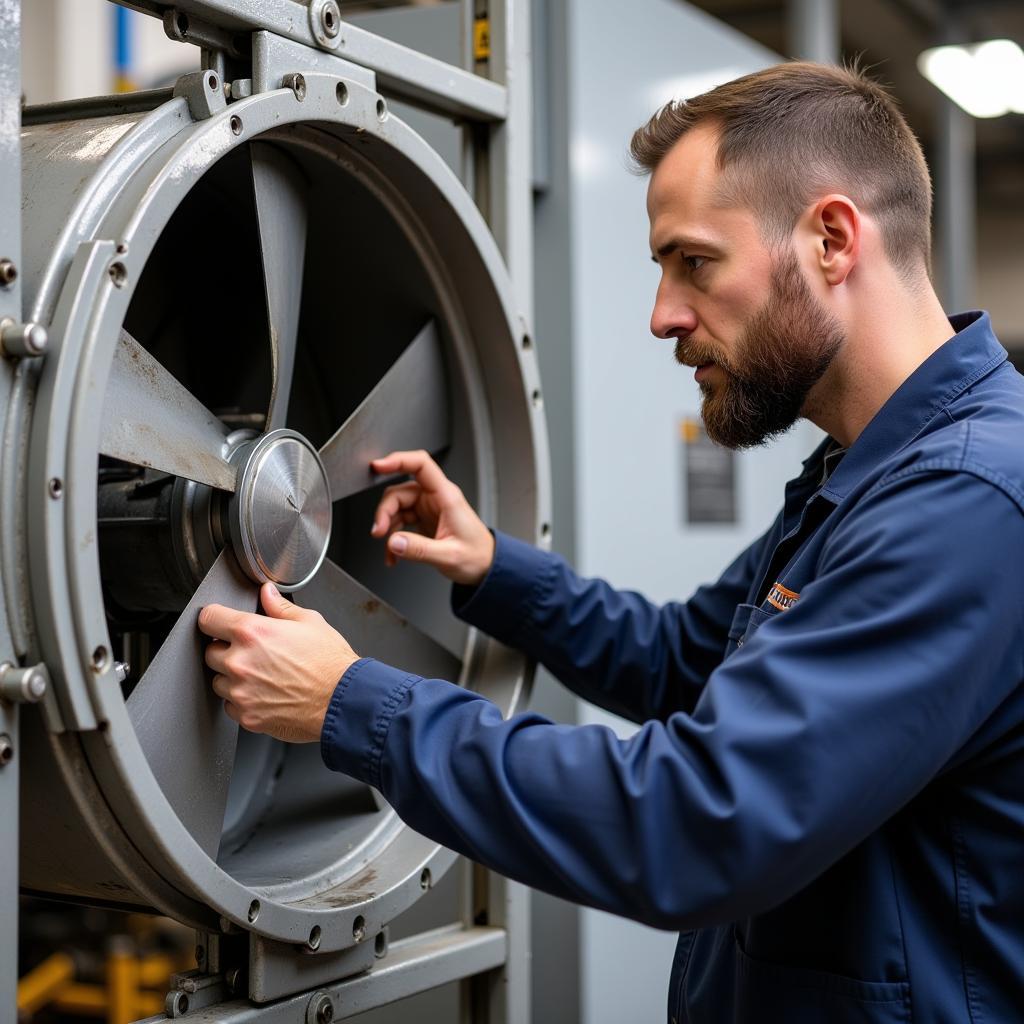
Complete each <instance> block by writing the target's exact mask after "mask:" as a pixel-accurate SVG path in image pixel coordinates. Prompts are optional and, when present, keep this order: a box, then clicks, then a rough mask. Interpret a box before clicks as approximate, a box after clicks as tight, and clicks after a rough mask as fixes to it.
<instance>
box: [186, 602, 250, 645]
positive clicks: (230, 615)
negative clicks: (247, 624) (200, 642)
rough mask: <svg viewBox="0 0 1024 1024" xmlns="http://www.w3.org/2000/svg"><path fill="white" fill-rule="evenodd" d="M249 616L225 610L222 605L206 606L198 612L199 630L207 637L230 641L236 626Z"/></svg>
mask: <svg viewBox="0 0 1024 1024" xmlns="http://www.w3.org/2000/svg"><path fill="white" fill-rule="evenodd" d="M250 614H251V613H250V612H240V611H237V610H236V609H234V608H226V607H225V606H224V605H222V604H208V605H206V607H205V608H203V609H202V610H201V611H200V612H199V623H198V625H199V629H200V630H201V631H202V632H203V633H205V634H206V635H207V636H212V637H216V638H217V639H218V640H231V639H232V638H233V636H234V633H235V631H236V629H237V628H238V626H239V625H240V624H241V623H242V622H244V621H245V619H246V618H248V617H249V616H250Z"/></svg>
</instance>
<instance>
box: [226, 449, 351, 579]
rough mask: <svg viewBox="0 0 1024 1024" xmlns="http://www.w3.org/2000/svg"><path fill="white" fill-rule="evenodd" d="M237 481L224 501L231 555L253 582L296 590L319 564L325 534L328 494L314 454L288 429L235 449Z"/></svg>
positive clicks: (328, 516)
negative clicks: (229, 497) (268, 582)
mask: <svg viewBox="0 0 1024 1024" xmlns="http://www.w3.org/2000/svg"><path fill="white" fill-rule="evenodd" d="M232 462H233V463H235V465H237V466H238V486H237V487H236V489H235V493H234V494H233V495H232V498H231V501H230V503H229V506H228V517H229V528H230V533H231V539H232V543H233V546H234V551H235V556H236V557H237V558H238V562H239V564H240V565H241V566H242V568H243V569H244V570H245V572H246V573H247V574H248V575H249V576H250V577H252V579H254V580H255V581H256V582H257V583H266V582H267V581H271V582H273V583H274V584H276V585H277V587H278V588H279V589H281V590H285V591H291V590H298V589H299V588H300V587H303V586H305V585H306V584H307V583H308V582H309V581H310V580H311V579H312V578H313V577H314V576H315V575H316V572H317V570H318V569H319V568H320V565H321V563H322V562H323V560H324V557H325V556H326V554H327V543H328V541H329V540H330V538H331V495H330V490H329V487H328V484H327V475H326V473H325V472H324V467H323V465H322V464H321V462H320V456H319V455H318V454H317V453H316V450H315V449H314V448H313V447H312V445H310V443H309V442H308V441H307V440H306V439H305V438H304V437H302V435H301V434H297V433H295V432H294V431H292V430H274V431H271V433H269V434H265V435H264V436H263V437H261V438H259V439H258V440H256V441H253V442H249V443H247V444H245V445H243V446H242V447H240V448H238V449H236V451H235V453H234V455H233V456H232Z"/></svg>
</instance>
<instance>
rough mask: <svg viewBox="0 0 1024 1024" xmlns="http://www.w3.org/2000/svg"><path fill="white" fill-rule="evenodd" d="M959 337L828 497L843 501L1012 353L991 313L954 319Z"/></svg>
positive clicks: (853, 454)
mask: <svg viewBox="0 0 1024 1024" xmlns="http://www.w3.org/2000/svg"><path fill="white" fill-rule="evenodd" d="M949 322H950V324H951V326H952V328H953V330H954V331H955V332H956V333H955V334H954V335H953V337H952V338H950V339H949V341H947V342H946V343H945V344H944V345H943V346H942V347H941V348H939V349H938V350H936V351H935V352H933V353H932V354H931V355H930V356H929V357H928V358H927V359H926V360H925V361H924V362H923V363H922V364H921V365H920V366H919V367H918V368H917V369H916V370H915V371H914V372H913V373H912V374H911V375H910V376H909V377H908V378H907V379H906V380H905V381H904V382H903V383H902V384H901V385H900V386H899V387H898V388H897V389H896V391H895V392H894V394H893V395H892V397H890V398H889V400H888V401H887V402H886V403H885V405H883V406H882V408H881V409H879V410H878V412H877V413H875V415H874V418H873V419H872V420H871V422H870V423H868V425H867V426H866V427H865V428H864V430H863V431H861V434H860V436H859V437H858V438H857V440H856V441H854V443H853V444H852V445H850V448H849V450H848V451H847V452H846V454H845V455H844V456H843V459H842V461H841V462H840V463H839V465H838V466H837V467H836V470H835V472H834V473H833V474H832V475H831V476H830V477H829V479H828V481H827V483H826V484H825V486H824V487H823V488H822V489H821V492H820V493H821V494H822V496H823V497H825V498H828V499H829V500H830V501H833V502H836V503H838V502H840V501H842V500H843V499H844V498H845V497H846V496H847V495H848V494H849V493H850V492H851V491H852V490H853V488H854V486H855V485H856V484H857V483H858V482H859V481H860V480H862V479H863V478H864V476H865V475H866V474H867V473H869V472H870V471H871V470H872V469H873V468H874V467H875V466H877V465H878V464H879V463H880V462H882V461H883V460H884V459H886V458H888V457H890V456H891V455H895V454H896V452H898V451H900V449H902V448H904V447H905V446H906V445H908V444H909V443H910V442H911V441H913V440H914V438H915V437H917V436H918V434H920V433H921V431H922V430H923V429H924V427H925V426H926V425H927V424H928V423H929V422H930V421H931V420H932V418H933V417H934V416H935V415H936V414H937V413H939V412H941V411H942V410H943V409H944V408H945V407H946V406H948V405H949V404H950V402H952V401H953V400H954V399H956V398H957V397H958V396H959V395H961V394H963V392H964V391H966V390H967V389H968V388H969V387H971V385H972V384H975V383H976V382H977V381H979V380H980V379H981V378H982V377H984V376H986V375H987V374H989V373H991V372H992V371H993V370H994V369H995V368H996V367H997V366H999V365H1001V364H1002V363H1003V362H1005V360H1006V349H1004V348H1003V346H1002V345H1000V344H999V342H998V340H997V339H996V336H995V334H994V333H993V332H992V323H991V320H990V319H989V315H988V313H984V312H980V311H973V312H969V313H958V314H956V315H954V316H951V317H950V318H949ZM831 444H833V441H832V439H831V438H826V439H825V440H824V441H823V442H822V443H821V444H820V445H819V446H818V447H817V448H816V449H815V450H814V452H813V453H812V454H811V456H810V458H808V459H807V460H806V462H805V463H804V466H805V472H804V476H811V475H813V473H817V474H818V479H819V480H820V479H821V476H820V474H821V469H820V466H821V463H822V460H823V458H824V456H825V453H826V451H827V450H828V448H829V446H830V445H831Z"/></svg>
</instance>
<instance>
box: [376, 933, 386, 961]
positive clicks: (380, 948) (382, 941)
mask: <svg viewBox="0 0 1024 1024" xmlns="http://www.w3.org/2000/svg"><path fill="white" fill-rule="evenodd" d="M387 951H388V937H387V934H386V933H385V932H377V937H376V938H375V939H374V940H373V953H374V956H377V957H382V956H384V954H385V953H386V952H387Z"/></svg>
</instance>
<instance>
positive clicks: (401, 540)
mask: <svg viewBox="0 0 1024 1024" xmlns="http://www.w3.org/2000/svg"><path fill="white" fill-rule="evenodd" d="M388 551H390V552H391V553H392V554H393V555H396V556H397V557H398V558H404V559H405V560H406V561H407V562H426V563H427V564H428V565H436V566H440V565H442V564H446V563H447V558H446V557H445V544H444V542H443V541H437V540H431V539H430V538H429V537H424V536H423V535H422V534H419V533H393V534H391V536H390V537H389V538H388Z"/></svg>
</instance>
